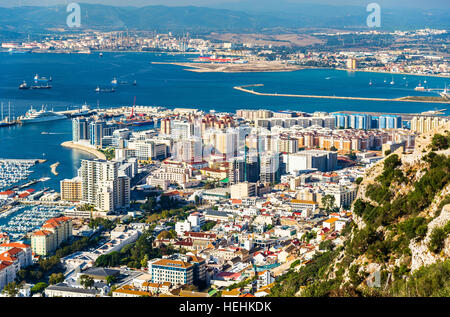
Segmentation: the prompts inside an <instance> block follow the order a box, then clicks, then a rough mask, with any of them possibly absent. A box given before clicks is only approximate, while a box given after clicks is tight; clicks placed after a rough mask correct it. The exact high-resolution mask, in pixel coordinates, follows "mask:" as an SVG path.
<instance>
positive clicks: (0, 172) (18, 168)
mask: <svg viewBox="0 0 450 317" xmlns="http://www.w3.org/2000/svg"><path fill="white" fill-rule="evenodd" d="M34 165H35V161H31V160H0V189H1V190H3V189H5V188H8V187H10V186H11V185H14V184H17V183H19V182H20V181H23V180H26V179H28V177H29V176H30V174H31V173H33V171H32V170H31V167H33V166H34Z"/></svg>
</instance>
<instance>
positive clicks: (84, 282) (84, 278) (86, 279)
mask: <svg viewBox="0 0 450 317" xmlns="http://www.w3.org/2000/svg"><path fill="white" fill-rule="evenodd" d="M79 283H80V285H81V286H83V287H84V288H86V289H87V288H91V287H92V286H94V283H95V282H94V279H93V278H92V277H90V276H88V275H85V274H83V275H81V276H80V280H79Z"/></svg>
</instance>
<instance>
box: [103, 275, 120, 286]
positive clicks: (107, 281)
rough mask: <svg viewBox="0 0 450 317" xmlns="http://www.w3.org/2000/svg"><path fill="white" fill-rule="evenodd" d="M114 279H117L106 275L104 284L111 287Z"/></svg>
mask: <svg viewBox="0 0 450 317" xmlns="http://www.w3.org/2000/svg"><path fill="white" fill-rule="evenodd" d="M116 279H117V278H116V277H115V276H114V275H108V276H107V277H106V283H107V284H109V285H111V284H113V283H114V282H115V281H116Z"/></svg>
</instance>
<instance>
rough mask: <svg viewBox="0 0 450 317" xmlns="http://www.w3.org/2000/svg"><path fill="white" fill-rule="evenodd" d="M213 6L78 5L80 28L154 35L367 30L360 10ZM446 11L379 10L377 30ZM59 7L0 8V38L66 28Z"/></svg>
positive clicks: (444, 20) (442, 17) (414, 24)
mask: <svg viewBox="0 0 450 317" xmlns="http://www.w3.org/2000/svg"><path fill="white" fill-rule="evenodd" d="M258 4H259V5H258V6H255V2H254V1H243V2H240V3H239V7H238V8H239V10H236V9H234V7H233V4H232V3H230V4H227V5H216V7H215V8H210V7H208V8H207V7H195V6H178V7H168V6H146V7H140V8H138V7H115V6H105V5H95V4H84V3H83V4H81V10H82V14H81V15H82V16H81V24H82V29H97V30H126V29H128V30H157V31H160V32H164V31H174V32H183V31H185V32H187V31H189V32H196V33H202V32H211V31H216V32H217V31H227V32H230V31H232V32H249V31H250V32H270V30H272V29H274V28H277V29H280V28H337V29H348V28H359V29H361V28H367V26H366V24H365V23H366V18H367V15H368V13H367V12H366V10H365V7H364V6H361V7H356V6H335V7H334V6H328V5H315V4H313V5H311V4H309V5H308V4H292V3H287V4H286V5H285V4H283V5H278V2H277V1H271V0H270V1H269V0H262V1H261V2H258ZM449 14H450V10H448V9H439V10H438V9H430V10H419V9H395V8H391V9H389V10H385V11H382V29H389V30H392V29H417V28H424V27H430V28H444V29H449V25H450V22H449V19H448V16H449ZM67 15H68V13H67V12H66V7H65V6H50V7H37V6H25V7H11V8H4V7H0V21H1V23H0V33H1V34H2V35H3V37H4V36H6V35H7V34H8V35H10V36H11V35H14V34H19V33H42V32H46V31H48V30H52V29H56V28H66V29H68V28H67V26H66V18H67Z"/></svg>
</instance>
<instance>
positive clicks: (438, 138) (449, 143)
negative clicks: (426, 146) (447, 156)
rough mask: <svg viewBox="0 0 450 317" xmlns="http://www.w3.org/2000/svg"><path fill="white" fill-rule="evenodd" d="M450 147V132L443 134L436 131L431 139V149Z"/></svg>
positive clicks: (437, 149)
mask: <svg viewBox="0 0 450 317" xmlns="http://www.w3.org/2000/svg"><path fill="white" fill-rule="evenodd" d="M449 147H450V133H447V135H442V134H439V133H436V134H435V135H434V136H433V139H432V140H431V149H432V150H433V151H439V150H447V149H448V148H449Z"/></svg>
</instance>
